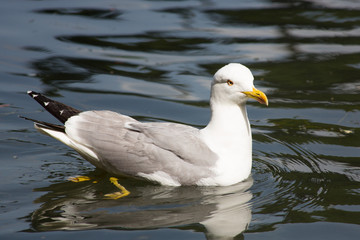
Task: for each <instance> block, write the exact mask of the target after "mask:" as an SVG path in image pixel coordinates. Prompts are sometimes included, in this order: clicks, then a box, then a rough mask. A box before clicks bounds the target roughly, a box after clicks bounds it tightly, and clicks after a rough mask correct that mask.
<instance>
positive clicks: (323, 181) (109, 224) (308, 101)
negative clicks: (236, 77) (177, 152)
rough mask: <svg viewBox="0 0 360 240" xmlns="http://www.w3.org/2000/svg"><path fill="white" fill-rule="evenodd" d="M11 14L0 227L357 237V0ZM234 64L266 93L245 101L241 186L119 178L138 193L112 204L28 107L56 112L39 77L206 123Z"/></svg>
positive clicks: (74, 96) (146, 116) (63, 95)
mask: <svg viewBox="0 0 360 240" xmlns="http://www.w3.org/2000/svg"><path fill="white" fill-rule="evenodd" d="M0 13H1V14H0V49H1V54H0V63H1V64H0V77H1V81H0V93H1V97H0V123H1V124H0V159H1V171H0V172H1V175H0V179H1V182H0V186H1V187H0V189H1V190H0V196H1V198H0V212H1V214H0V224H1V225H0V226H1V227H0V238H1V239H9V238H11V239H23V238H29V239H39V238H45V239H64V238H69V237H70V238H87V239H98V238H99V237H106V238H107V239H115V238H116V239H119V238H121V239H127V238H131V239H169V238H170V237H171V238H173V239H206V238H207V239H226V238H230V239H232V238H234V237H235V238H236V239H243V238H244V239H358V237H359V235H360V230H359V229H360V228H359V225H360V97H359V94H360V78H359V76H360V44H359V43H360V2H358V1H350V0H349V1H332V0H329V1H324V0H312V1H310V0H309V1H296V2H294V1H260V0H255V1H235V0H233V1H121V2H120V1H113V0H106V1H91V0H89V1H23V0H20V1H6V3H5V2H4V3H3V4H2V7H1V10H0ZM228 62H240V63H243V64H245V65H247V66H248V67H249V68H250V69H251V70H252V72H253V73H254V75H255V79H256V80H255V84H256V86H257V87H258V88H259V89H261V90H263V91H264V92H266V94H267V95H268V97H269V101H270V105H269V107H267V108H265V107H264V106H260V105H259V104H258V103H256V102H249V104H248V112H249V116H250V119H251V124H252V129H253V138H254V152H253V158H254V167H253V174H252V177H251V178H250V179H249V180H247V181H245V182H243V183H240V184H237V185H234V186H230V187H222V188H217V187H214V188H213V187H211V188H204V187H179V188H170V187H163V186H158V185H153V184H150V183H145V182H141V181H136V180H131V179H121V180H120V182H121V183H122V184H123V185H125V186H126V187H127V188H128V189H129V191H130V192H131V194H130V195H129V196H127V197H125V198H123V199H120V200H107V199H104V197H103V196H104V194H106V193H109V192H112V191H114V190H115V189H114V186H113V185H112V184H111V183H109V182H108V177H109V176H108V175H106V174H105V173H103V172H101V171H99V170H96V169H94V167H93V166H92V165H90V164H89V163H87V162H86V161H84V160H83V159H82V158H80V157H79V156H78V155H77V154H76V153H75V152H74V151H73V150H71V149H69V148H67V147H66V146H64V145H62V144H61V143H59V142H57V141H56V140H53V139H50V138H49V137H46V136H43V135H40V134H39V133H37V132H36V130H35V129H34V128H33V127H32V124H31V123H29V122H27V121H24V120H23V119H19V118H18V115H25V116H28V117H32V118H37V119H42V120H45V121H53V119H52V117H51V116H49V114H46V113H44V111H43V110H42V109H41V107H40V106H39V105H37V104H36V103H35V102H33V101H32V99H30V98H29V97H28V96H27V95H26V90H29V89H32V90H36V91H40V92H43V93H45V94H47V95H48V96H50V97H52V98H54V99H56V100H58V101H62V102H64V103H66V104H69V105H72V106H73V107H75V108H78V109H83V110H86V109H110V110H114V111H118V112H122V113H124V114H128V115H131V116H133V117H135V118H137V119H139V120H143V121H163V120H165V121H175V122H180V123H185V124H190V125H193V126H196V127H203V126H205V125H206V124H207V121H208V118H209V114H210V112H209V106H208V98H209V90H210V81H211V77H212V75H213V74H214V73H215V71H216V70H217V69H218V68H219V67H221V66H223V65H224V64H226V63H228ZM75 175H88V176H92V178H93V179H94V181H95V180H96V181H97V183H93V181H90V182H83V183H72V182H69V181H67V178H68V177H70V176H75ZM64 230H65V231H64ZM74 230H77V231H74ZM90 230H91V231H90Z"/></svg>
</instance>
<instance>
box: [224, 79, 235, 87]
mask: <svg viewBox="0 0 360 240" xmlns="http://www.w3.org/2000/svg"><path fill="white" fill-rule="evenodd" d="M226 83H227V85H229V86H232V85H234V82H233V81H231V80H227V81H226Z"/></svg>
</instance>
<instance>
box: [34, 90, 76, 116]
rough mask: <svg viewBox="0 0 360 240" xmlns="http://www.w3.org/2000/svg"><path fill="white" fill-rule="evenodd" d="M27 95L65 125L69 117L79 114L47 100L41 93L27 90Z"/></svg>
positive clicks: (74, 110) (67, 107)
mask: <svg viewBox="0 0 360 240" xmlns="http://www.w3.org/2000/svg"><path fill="white" fill-rule="evenodd" d="M27 94H28V95H29V96H30V97H32V98H33V99H34V100H36V101H37V102H38V103H39V104H40V105H41V106H42V107H43V108H45V109H46V111H48V112H49V113H51V114H52V115H53V116H54V117H56V118H57V119H58V120H59V121H60V122H62V123H65V122H66V121H67V120H68V119H69V118H70V117H72V116H74V115H77V114H79V113H80V112H81V111H80V110H77V109H75V108H72V107H70V106H67V105H65V104H63V103H60V102H57V101H54V100H52V99H50V98H47V97H45V96H44V95H42V94H41V93H38V92H34V91H31V90H29V91H27Z"/></svg>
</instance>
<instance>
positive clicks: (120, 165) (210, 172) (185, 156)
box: [28, 64, 267, 186]
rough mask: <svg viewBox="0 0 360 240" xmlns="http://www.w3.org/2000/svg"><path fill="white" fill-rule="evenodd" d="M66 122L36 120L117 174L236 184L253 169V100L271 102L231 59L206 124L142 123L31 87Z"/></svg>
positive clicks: (216, 85) (217, 82)
mask: <svg viewBox="0 0 360 240" xmlns="http://www.w3.org/2000/svg"><path fill="white" fill-rule="evenodd" d="M28 94H29V95H30V96H31V97H33V98H34V99H35V100H37V101H38V102H39V103H40V104H41V105H42V106H43V107H44V108H45V109H46V110H48V111H49V112H50V113H51V114H53V115H54V116H55V117H56V118H58V119H59V120H60V121H61V122H63V123H64V126H59V125H53V124H48V123H44V122H41V121H35V127H36V128H37V129H38V130H39V131H40V132H42V133H44V134H47V135H49V136H51V137H54V138H55V139H57V140H59V141H61V142H63V143H64V144H66V145H68V146H70V147H71V148H73V149H75V150H76V151H77V152H78V153H79V154H80V155H81V156H83V157H84V158H85V159H86V160H88V161H89V162H90V163H92V164H93V165H95V166H96V167H98V168H101V169H103V170H105V171H107V172H109V173H111V174H114V175H125V176H130V177H135V178H143V179H147V180H150V181H154V182H158V183H160V184H163V185H173V186H179V185H231V184H234V183H237V182H240V181H243V180H245V179H246V178H247V177H248V176H249V175H250V173H251V165H252V137H251V128H250V124H249V120H248V117H247V113H246V107H245V103H246V100H247V99H248V98H249V97H250V98H254V99H256V100H258V101H259V102H261V103H265V104H267V98H266V96H265V94H263V93H262V92H260V91H259V90H257V89H255V88H254V87H253V76H252V74H251V72H250V71H249V70H248V69H247V68H246V67H244V66H243V65H241V64H228V65H226V66H225V67H223V68H221V69H220V70H219V71H218V72H217V73H216V74H215V76H214V81H213V82H212V91H211V98H210V105H211V111H212V116H211V120H210V122H209V124H208V125H207V126H206V127H205V128H204V129H201V130H199V129H197V128H194V127H191V126H187V125H183V124H176V123H166V122H153V123H142V122H139V121H137V120H135V119H133V118H131V117H129V116H125V115H122V114H119V113H115V112H111V111H84V112H80V111H78V110H76V109H73V108H71V107H68V106H66V105H64V104H61V103H58V102H56V101H53V100H51V99H48V98H46V97H44V96H43V95H41V94H39V93H36V92H33V91H29V92H28Z"/></svg>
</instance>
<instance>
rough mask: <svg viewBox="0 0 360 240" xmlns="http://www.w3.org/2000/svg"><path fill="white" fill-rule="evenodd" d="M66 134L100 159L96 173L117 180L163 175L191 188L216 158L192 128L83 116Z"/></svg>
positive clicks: (100, 115) (106, 115) (99, 113)
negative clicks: (105, 173) (172, 177)
mask: <svg viewBox="0 0 360 240" xmlns="http://www.w3.org/2000/svg"><path fill="white" fill-rule="evenodd" d="M65 131H66V133H67V135H68V136H69V138H71V139H73V140H74V141H76V142H79V143H81V144H83V145H84V146H85V147H87V148H89V149H91V150H92V151H93V152H94V153H95V154H96V155H97V156H98V158H99V163H98V164H95V165H96V166H97V167H100V168H103V169H104V170H106V171H108V172H110V173H113V174H117V175H119V174H124V175H130V176H141V174H152V173H154V172H158V171H162V172H164V173H166V174H168V175H171V176H177V178H178V179H177V181H179V182H181V184H193V183H194V182H196V181H198V180H199V179H200V178H203V177H208V176H210V175H211V174H212V173H211V171H210V170H209V168H210V167H211V166H213V164H214V163H215V161H216V158H217V156H216V154H214V153H213V152H212V151H211V150H210V149H209V148H208V147H207V146H206V144H205V143H204V142H202V140H201V139H200V138H199V132H198V131H199V130H197V129H195V128H192V127H188V126H184V125H180V124H174V123H140V122H138V121H136V120H134V119H132V118H130V117H128V116H124V115H121V114H118V113H114V112H110V111H88V112H82V113H80V114H79V115H77V116H74V117H72V118H70V119H69V121H68V122H66V124H65Z"/></svg>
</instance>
